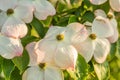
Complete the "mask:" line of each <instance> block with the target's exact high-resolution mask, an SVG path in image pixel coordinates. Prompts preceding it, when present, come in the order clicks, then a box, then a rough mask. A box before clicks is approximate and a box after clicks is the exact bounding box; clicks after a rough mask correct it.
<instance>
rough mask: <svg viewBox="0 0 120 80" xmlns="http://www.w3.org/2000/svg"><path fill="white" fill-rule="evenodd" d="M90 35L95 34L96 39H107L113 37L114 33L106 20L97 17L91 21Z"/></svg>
mask: <svg viewBox="0 0 120 80" xmlns="http://www.w3.org/2000/svg"><path fill="white" fill-rule="evenodd" d="M92 33H94V34H96V35H97V36H98V37H109V36H111V35H113V33H114V31H113V28H112V25H111V24H110V21H109V20H108V19H107V18H103V17H101V16H98V17H96V18H95V19H94V21H93V25H92Z"/></svg>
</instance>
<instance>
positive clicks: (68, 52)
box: [35, 23, 86, 70]
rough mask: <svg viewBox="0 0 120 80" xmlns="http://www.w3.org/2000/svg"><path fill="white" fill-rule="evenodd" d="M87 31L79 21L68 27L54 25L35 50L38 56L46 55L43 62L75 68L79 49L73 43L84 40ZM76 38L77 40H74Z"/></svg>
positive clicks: (63, 67)
mask: <svg viewBox="0 0 120 80" xmlns="http://www.w3.org/2000/svg"><path fill="white" fill-rule="evenodd" d="M73 25H74V26H73ZM73 27H74V28H73ZM85 31H86V30H85V29H84V28H83V27H82V26H81V25H80V24H79V23H71V24H69V25H68V26H67V27H59V26H52V27H50V29H49V30H48V32H47V34H46V36H45V38H44V39H42V40H40V41H39V42H38V43H37V45H36V48H35V52H36V54H37V55H38V56H41V55H45V58H44V59H43V60H42V62H48V63H52V64H56V65H57V66H58V67H60V68H62V69H72V70H74V68H75V64H76V59H77V51H76V49H75V48H74V47H73V46H72V43H76V41H83V40H84V39H85V38H86V37H85V36H84V35H86V32H85ZM74 38H76V40H74V41H73V39H74Z"/></svg>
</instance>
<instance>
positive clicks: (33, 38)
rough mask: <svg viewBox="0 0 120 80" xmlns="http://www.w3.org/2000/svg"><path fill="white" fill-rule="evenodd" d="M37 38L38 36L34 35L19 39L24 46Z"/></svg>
mask: <svg viewBox="0 0 120 80" xmlns="http://www.w3.org/2000/svg"><path fill="white" fill-rule="evenodd" d="M37 40H39V38H36V37H34V36H26V37H24V38H22V39H21V42H22V44H23V46H26V45H27V44H28V43H30V42H32V41H37Z"/></svg>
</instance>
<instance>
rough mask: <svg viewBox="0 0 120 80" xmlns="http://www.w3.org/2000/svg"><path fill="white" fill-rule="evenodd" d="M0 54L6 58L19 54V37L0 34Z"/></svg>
mask: <svg viewBox="0 0 120 80" xmlns="http://www.w3.org/2000/svg"><path fill="white" fill-rule="evenodd" d="M0 46H1V47H0V55H1V56H2V57H4V58H6V59H12V58H14V57H16V56H21V55H22V52H23V47H22V44H21V42H20V40H19V39H14V38H10V37H6V36H3V35H0Z"/></svg>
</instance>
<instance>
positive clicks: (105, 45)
mask: <svg viewBox="0 0 120 80" xmlns="http://www.w3.org/2000/svg"><path fill="white" fill-rule="evenodd" d="M109 51H110V43H109V41H108V40H107V39H97V40H96V47H95V51H94V58H95V61H96V62H98V63H103V62H104V61H105V60H106V58H107V55H108V53H109Z"/></svg>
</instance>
